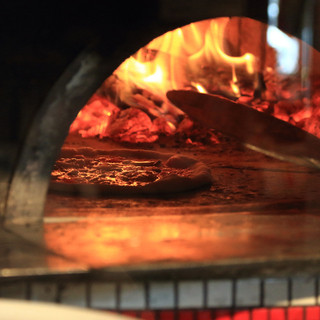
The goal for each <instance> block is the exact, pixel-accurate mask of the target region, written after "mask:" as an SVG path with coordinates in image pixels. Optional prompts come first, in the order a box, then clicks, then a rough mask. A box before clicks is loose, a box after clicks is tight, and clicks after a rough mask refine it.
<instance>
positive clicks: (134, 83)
mask: <svg viewBox="0 0 320 320" xmlns="http://www.w3.org/2000/svg"><path fill="white" fill-rule="evenodd" d="M228 22H229V18H219V19H212V20H204V21H200V22H196V23H191V24H189V25H187V26H184V27H181V28H178V29H175V30H173V31H170V32H167V33H165V34H163V35H162V36H160V37H158V38H156V39H154V40H152V41H151V42H150V43H149V44H147V45H146V46H145V47H143V48H141V49H140V50H139V51H138V52H136V54H134V55H133V56H131V57H129V58H128V59H126V60H125V61H124V62H123V63H122V64H121V65H120V66H119V67H118V68H117V69H116V70H115V72H114V75H113V77H115V78H116V79H117V80H118V81H119V82H120V83H121V86H120V89H119V88H118V89H119V90H118V91H117V95H118V98H119V99H120V101H122V103H124V104H126V105H128V106H130V107H138V108H139V109H141V110H143V111H147V113H148V114H150V115H152V117H156V118H157V117H158V118H163V119H161V121H152V122H150V128H149V131H150V136H153V138H152V139H154V132H157V130H158V131H160V132H162V133H165V134H168V132H170V134H173V133H174V132H175V131H176V130H177V119H178V118H179V117H178V116H179V115H181V114H182V111H181V110H179V109H177V108H176V107H175V106H173V105H171V104H170V102H169V101H168V100H167V99H166V93H167V91H169V90H173V89H192V90H197V91H199V92H202V93H208V92H212V91H214V90H212V86H215V87H217V88H216V89H217V90H218V91H221V92H223V91H226V92H227V94H228V95H232V96H234V97H239V96H240V88H239V83H238V76H237V73H238V72H240V71H241V73H242V74H243V73H245V74H246V75H250V76H251V75H252V74H253V73H254V71H255V57H254V56H253V54H251V53H246V54H244V55H242V56H231V55H228V54H227V53H226V52H225V48H224V47H225V32H226V28H227V25H228ZM207 67H209V71H206V70H207V69H206V68H207ZM219 68H220V69H221V68H223V72H224V77H223V79H221V77H220V75H219V73H218V69H219ZM212 79H213V80H212ZM137 89H138V90H137ZM141 91H143V92H148V93H149V94H151V95H152V96H153V97H156V99H157V100H159V101H162V104H161V105H159V104H158V105H155V104H154V103H153V101H150V100H149V99H148V98H146V97H145V96H142V95H141V94H139V93H138V94H137V92H141ZM103 99H104V98H103ZM98 104H99V103H98V102H97V101H93V102H92V101H91V102H90V103H89V104H88V105H87V106H86V107H85V108H84V109H83V111H82V112H80V113H79V114H78V117H77V118H76V120H75V122H74V123H73V124H72V126H71V128H70V132H78V133H80V134H81V135H82V136H83V137H89V136H99V137H100V138H102V137H105V136H108V134H109V133H108V130H109V124H110V122H111V120H112V119H113V117H114V115H115V114H117V113H118V112H119V108H117V107H116V106H114V105H113V104H112V103H108V101H104V100H103V101H102V102H100V107H102V109H103V110H104V111H103V112H102V111H99V110H98V109H99V108H98ZM120 112H121V111H120ZM126 116H128V117H130V115H128V114H127V115H126ZM90 122H91V126H90ZM161 128H162V129H161ZM143 130H144V131H145V130H146V128H145V127H143ZM161 130H162V131H161ZM118 131H119V130H118Z"/></svg>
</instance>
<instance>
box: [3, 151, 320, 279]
mask: <svg viewBox="0 0 320 320" xmlns="http://www.w3.org/2000/svg"><path fill="white" fill-rule="evenodd" d="M164 151H165V152H168V151H169V152H170V151H172V152H173V153H174V152H181V153H184V154H187V155H193V156H194V157H197V158H199V159H201V160H202V161H204V162H205V163H206V164H208V165H209V166H210V167H211V169H212V173H213V177H214V180H215V182H214V184H213V185H212V186H211V188H207V189H203V190H197V191H195V192H189V193H187V194H186V193H184V194H175V195H170V196H166V197H150V196H149V197H143V196H141V197H131V198H128V197H104V198H102V197H100V198H93V197H91V198H84V197H72V196H68V195H61V194H53V193H50V194H49V195H48V198H47V204H46V208H45V218H44V224H43V226H42V228H41V232H40V231H39V232H38V234H40V238H41V239H42V240H40V241H36V242H37V243H38V245H37V246H36V247H37V248H38V247H39V248H44V250H42V249H41V250H42V251H41V250H40V249H39V250H36V251H34V250H31V249H26V250H24V249H23V250H20V252H21V251H23V254H24V258H25V257H26V256H28V252H29V253H30V261H31V260H32V259H33V255H36V256H41V257H42V260H41V261H42V262H43V264H42V266H43V269H42V272H43V273H46V272H47V273H51V274H52V273H55V272H56V273H58V271H59V270H60V271H59V272H60V273H61V272H62V273H66V272H69V273H72V272H80V273H81V272H86V271H89V270H90V271H94V272H103V274H104V276H108V275H110V276H112V277H116V276H119V277H122V276H123V275H125V276H128V275H130V274H131V275H133V276H134V277H142V278H143V279H145V278H146V277H148V276H150V277H152V278H154V277H160V278H162V277H167V276H168V275H170V276H174V277H178V278H179V277H184V278H186V277H187V278H193V277H194V278H197V277H199V276H200V277H201V276H202V275H203V276H205V275H207V276H210V277H239V276H253V275H259V276H268V275H272V276H273V275H288V274H297V273H298V274H300V273H308V274H309V273H316V274H319V271H320V232H319V230H320V215H319V208H320V199H319V190H320V172H319V171H315V170H312V169H308V168H304V167H301V166H296V165H294V164H290V163H287V162H283V161H278V160H275V159H271V158H268V157H266V156H264V155H261V154H259V153H256V152H254V151H250V150H246V149H243V148H242V147H241V146H239V145H233V146H232V148H228V147H226V146H223V145H217V146H213V147H210V148H209V147H208V148H198V149H197V150H195V149H191V148H185V149H178V150H177V148H166V149H165V150H164ZM12 232H13V235H14V234H17V233H19V234H20V237H22V238H23V237H25V238H30V234H31V233H32V231H30V230H29V231H28V230H27V229H26V230H23V231H21V230H18V231H15V230H13V231H12ZM36 233H37V232H36ZM10 236H12V234H11V235H10ZM33 238H34V235H33ZM20 242H21V241H20ZM33 243H34V242H33ZM18 246H21V243H20V244H19V245H18ZM31 247H32V245H31ZM7 257H8V256H7ZM57 257H58V258H59V259H60V260H59V259H57ZM8 259H9V260H8ZM27 260H28V258H27ZM38 260H39V259H38ZM3 261H4V263H2V270H3V268H4V266H7V268H9V269H10V268H13V266H14V265H15V264H16V269H15V270H16V272H18V271H17V270H19V267H20V268H23V267H21V264H20V265H19V263H20V262H18V261H19V259H16V257H15V255H14V254H12V255H11V256H10V257H9V258H7V260H3ZM8 261H9V262H10V263H9V262H8ZM57 261H58V262H57ZM30 270H32V268H29V271H28V272H29V273H30V272H31V273H32V271H30ZM68 270H69V271H68ZM38 274H39V270H38Z"/></svg>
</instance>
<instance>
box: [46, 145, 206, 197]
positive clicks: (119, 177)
mask: <svg viewBox="0 0 320 320" xmlns="http://www.w3.org/2000/svg"><path fill="white" fill-rule="evenodd" d="M51 177H52V179H51V180H52V181H51V190H53V191H61V192H66V193H73V194H85V195H102V194H104V195H108V194H111V195H112V194H119V195H121V194H123V195H127V194H165V193H175V192H184V191H188V190H194V189H198V188H201V187H205V186H209V185H211V184H212V176H211V172H210V169H209V167H208V166H206V165H205V164H204V163H202V162H200V161H197V160H196V159H194V158H191V157H189V156H184V155H179V154H178V155H172V154H168V153H161V152H156V151H149V150H131V149H116V150H96V149H92V148H89V147H83V148H70V147H69V148H63V149H62V151H61V154H60V157H59V159H58V160H57V161H56V163H55V166H54V169H53V171H52V173H51Z"/></svg>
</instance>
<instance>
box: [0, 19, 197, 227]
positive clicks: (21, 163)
mask: <svg viewBox="0 0 320 320" xmlns="http://www.w3.org/2000/svg"><path fill="white" fill-rule="evenodd" d="M190 23H191V22H190ZM170 30H172V27H171V28H170ZM170 30H166V31H170ZM133 33H135V34H136V35H137V37H133V36H132V35H130V36H129V37H127V41H124V42H123V43H121V44H120V45H119V43H118V44H117V45H116V46H115V48H113V50H112V52H108V49H109V47H110V46H107V48H106V46H104V45H101V43H102V44H103V43H104V41H105V40H103V41H101V40H100V42H99V44H96V45H94V46H93V47H90V48H87V49H86V50H85V51H84V52H82V53H81V54H80V56H79V57H78V58H76V60H75V61H74V62H73V63H72V64H71V65H70V66H69V68H68V69H67V70H66V71H65V72H64V74H63V75H62V76H61V78H60V79H59V80H58V81H57V83H56V84H55V85H54V86H53V87H52V89H51V91H50V92H49V94H48V96H47V98H46V100H45V101H44V103H43V104H42V106H41V108H40V110H39V112H38V114H37V116H36V118H35V121H34V122H33V125H32V126H31V128H30V130H29V132H28V135H27V137H26V140H25V142H24V145H23V147H22V149H21V153H20V157H19V160H18V163H17V166H16V169H15V172H14V175H13V177H12V181H11V184H10V188H9V191H8V197H7V204H6V212H5V216H4V223H5V224H29V223H38V222H41V220H42V213H43V207H44V202H45V198H46V193H47V189H48V184H49V176H50V172H51V168H52V166H53V164H54V161H55V159H56V157H57V155H58V152H59V150H60V148H61V146H62V144H63V141H64V139H65V137H66V136H67V132H68V128H69V126H70V124H71V122H72V120H73V119H74V118H75V116H76V114H77V113H78V111H80V108H81V107H82V106H83V105H84V104H85V103H86V102H87V101H88V100H89V98H90V97H91V96H92V94H93V93H94V92H95V91H96V90H97V88H99V86H100V85H101V83H102V82H103V81H104V80H105V79H106V77H107V76H108V75H111V73H112V72H113V71H114V70H115V68H116V67H117V66H119V65H120V63H121V62H122V61H124V59H126V58H127V57H128V56H130V54H132V52H136V51H137V50H138V49H139V48H141V47H142V44H145V43H148V41H150V40H152V39H155V38H156V37H157V36H158V35H159V33H160V34H163V33H164V30H161V32H159V28H157V27H155V26H153V27H151V28H150V29H149V30H148V32H147V33H146V32H144V37H141V30H140V29H136V30H134V31H133ZM134 38H137V39H139V41H138V42H136V41H133V39H134ZM146 39H147V40H146ZM84 88H85V89H84ZM57 128H59V130H57Z"/></svg>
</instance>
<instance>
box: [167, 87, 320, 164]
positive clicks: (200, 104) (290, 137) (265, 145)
mask: <svg viewBox="0 0 320 320" xmlns="http://www.w3.org/2000/svg"><path fill="white" fill-rule="evenodd" d="M167 97H168V99H169V100H170V101H171V102H172V103H173V104H174V105H176V106H177V107H178V108H179V109H181V110H182V111H184V112H185V113H186V114H188V115H189V116H190V117H191V118H193V119H195V120H197V121H198V122H199V123H201V124H202V125H204V126H206V127H208V128H212V129H215V130H217V131H220V132H221V133H224V134H226V135H228V136H230V137H233V138H235V139H237V140H238V141H240V142H242V143H244V144H245V145H246V146H248V147H249V148H251V149H254V150H257V151H260V152H263V153H265V154H267V155H270V156H273V157H275V158H278V159H281V160H286V161H290V162H293V163H296V164H299V165H304V166H308V167H311V168H317V169H320V140H319V139H318V138H317V137H315V136H313V135H312V134H310V133H308V132H306V131H304V130H301V129H299V128H297V127H295V126H293V125H291V124H289V123H287V122H285V121H282V120H280V119H277V118H275V117H273V116H270V115H268V114H266V113H263V112H259V111H257V110H254V109H252V108H250V107H247V106H246V105H243V104H240V103H237V102H234V101H231V100H229V99H226V98H223V97H220V96H217V95H212V94H204V93H199V92H195V91H186V90H172V91H168V92H167Z"/></svg>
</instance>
